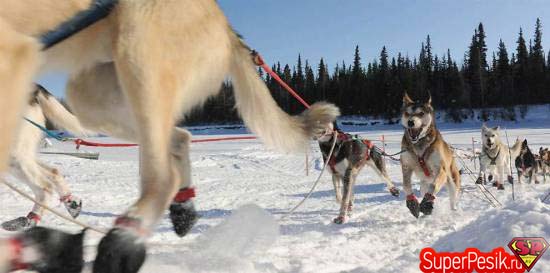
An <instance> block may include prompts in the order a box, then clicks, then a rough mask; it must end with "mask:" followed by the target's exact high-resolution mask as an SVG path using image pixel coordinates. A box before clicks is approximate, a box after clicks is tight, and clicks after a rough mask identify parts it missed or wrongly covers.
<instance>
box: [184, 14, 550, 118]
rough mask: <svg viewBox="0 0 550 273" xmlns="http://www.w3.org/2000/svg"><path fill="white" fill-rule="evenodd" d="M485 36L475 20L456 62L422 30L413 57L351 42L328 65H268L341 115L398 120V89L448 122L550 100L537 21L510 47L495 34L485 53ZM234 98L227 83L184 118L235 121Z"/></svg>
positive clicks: (290, 102) (549, 62) (283, 95)
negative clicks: (370, 54)
mask: <svg viewBox="0 0 550 273" xmlns="http://www.w3.org/2000/svg"><path fill="white" fill-rule="evenodd" d="M485 39H486V33H485V30H484V28H483V24H482V23H480V24H479V25H478V27H477V28H476V29H475V30H474V33H473V35H472V38H471V42H470V46H469V47H468V50H467V51H466V52H465V54H464V57H463V61H462V62H457V60H456V59H455V58H454V57H453V56H452V55H451V52H450V50H447V52H446V53H445V54H442V55H438V54H434V52H433V50H432V45H431V41H430V36H427V37H426V39H425V41H424V42H422V44H421V47H420V53H419V55H418V56H414V57H412V58H411V57H410V56H407V55H403V54H401V53H398V54H397V56H394V57H391V58H390V57H389V56H388V52H387V50H386V47H385V46H384V47H383V48H382V49H381V51H380V55H379V56H378V58H377V59H376V60H374V61H372V62H368V63H366V65H364V64H363V63H362V61H361V56H360V51H359V46H356V47H355V53H354V59H353V63H351V64H346V63H345V62H344V61H342V62H340V63H338V64H336V65H335V67H334V69H333V70H332V71H329V69H328V65H327V64H326V62H325V60H324V58H321V59H320V60H319V62H318V63H316V64H312V63H310V62H309V61H308V60H305V61H304V60H303V59H302V57H301V55H298V60H297V61H296V64H292V65H289V64H284V65H282V64H281V63H279V62H277V63H276V64H274V65H273V66H272V70H273V71H275V73H277V74H278V75H279V77H281V78H282V79H283V80H284V81H285V82H287V83H288V84H289V85H290V86H291V87H293V88H294V89H295V90H296V91H297V92H298V93H299V94H300V95H302V96H303V98H304V99H305V100H306V101H308V102H315V101H323V100H324V101H330V102H333V103H335V104H336V105H338V106H339V107H340V109H341V111H342V114H343V115H347V116H350V115H370V116H377V117H381V118H384V119H385V120H387V121H388V122H389V123H394V122H397V119H398V118H399V113H400V108H401V98H402V94H403V92H404V91H407V92H408V93H409V94H410V95H411V96H412V97H413V98H418V99H426V98H427V97H428V94H430V95H431V96H432V101H433V103H434V105H435V107H436V108H437V109H438V110H444V112H445V118H446V119H447V120H450V121H454V122H461V121H462V120H464V119H468V118H470V119H472V118H475V119H479V120H488V119H502V120H516V119H517V115H518V114H519V115H520V116H521V117H524V116H525V114H526V112H527V109H528V108H527V106H528V105H532V104H545V103H550V52H549V53H548V54H545V52H544V49H543V46H542V25H541V21H540V19H537V20H536V24H535V33H534V35H533V37H532V38H531V39H529V41H528V42H527V40H526V37H525V34H524V33H523V30H522V29H521V28H520V30H519V33H518V38H517V40H516V43H515V45H514V47H515V48H514V49H513V50H510V49H509V48H507V46H506V45H505V44H504V42H502V40H500V42H499V45H498V48H497V50H496V51H495V52H492V53H491V54H490V53H489V52H488V48H487V44H486V42H485ZM509 51H511V52H512V53H511V54H510V53H509ZM258 73H259V75H260V76H261V77H262V78H263V79H264V80H265V82H266V85H267V86H268V87H269V89H270V91H271V94H272V96H273V97H274V99H275V100H276V101H277V103H278V104H279V105H280V106H281V107H282V108H283V109H284V110H285V111H287V112H289V113H291V114H296V113H299V112H301V111H302V110H303V106H302V105H301V104H300V103H299V102H298V101H296V100H295V99H294V98H293V97H291V96H290V94H288V93H287V92H286V91H284V90H283V89H282V87H280V86H279V84H278V83H277V82H276V81H275V80H274V79H273V78H272V77H271V76H270V75H265V74H264V72H263V71H262V70H258ZM234 103H235V100H234V97H233V92H232V86H231V83H230V82H229V81H227V82H225V83H223V85H222V87H221V92H220V94H219V95H218V96H216V97H212V98H210V99H209V100H208V101H207V102H206V104H205V105H204V107H197V108H196V109H195V110H193V111H192V112H191V113H190V114H189V115H188V116H187V118H186V120H185V122H184V124H185V125H193V124H204V123H228V122H229V123H231V122H240V119H239V117H238V114H237V113H236V111H235V109H234V105H235V104H234ZM517 106H519V107H517ZM516 108H518V109H519V111H517V112H516ZM475 109H480V111H474V110H475Z"/></svg>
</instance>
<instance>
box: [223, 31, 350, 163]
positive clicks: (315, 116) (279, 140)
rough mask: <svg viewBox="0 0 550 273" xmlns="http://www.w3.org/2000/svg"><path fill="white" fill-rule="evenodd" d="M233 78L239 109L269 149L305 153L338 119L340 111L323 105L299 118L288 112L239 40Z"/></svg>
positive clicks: (236, 44)
mask: <svg viewBox="0 0 550 273" xmlns="http://www.w3.org/2000/svg"><path fill="white" fill-rule="evenodd" d="M232 62H233V63H232V65H231V70H230V73H231V76H232V82H233V87H234V89H235V98H236V102H237V109H238V111H239V114H240V115H241V117H242V119H243V120H244V122H245V124H246V125H247V127H248V128H249V129H250V130H251V131H252V132H253V133H254V134H257V135H258V136H259V137H260V138H261V139H262V140H263V141H264V142H265V143H266V144H267V145H268V146H271V147H273V148H277V149H281V150H283V151H287V152H295V151H304V147H305V145H306V144H307V141H308V140H309V139H310V138H311V137H312V136H314V135H317V134H320V133H321V132H322V131H323V130H324V129H325V127H326V126H327V125H328V124H329V123H332V122H333V121H335V120H336V118H337V117H338V115H339V114H340V110H339V109H338V108H337V107H336V106H334V105H333V104H330V103H326V102H319V103H315V104H313V105H311V108H310V109H308V110H306V111H304V112H303V113H302V114H300V115H297V116H290V115H288V114H287V113H285V112H284V111H283V110H282V109H281V108H279V106H278V105H277V103H276V102H275V100H274V99H273V98H272V97H271V94H270V92H269V90H268V89H267V86H266V85H265V83H264V81H263V80H262V79H261V78H260V77H259V76H258V71H257V69H256V66H255V65H254V63H253V60H252V57H251V55H250V51H249V50H248V49H247V48H246V47H245V46H243V45H242V44H241V42H240V41H236V42H235V45H234V47H233V60H232Z"/></svg>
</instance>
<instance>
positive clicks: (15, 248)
mask: <svg viewBox="0 0 550 273" xmlns="http://www.w3.org/2000/svg"><path fill="white" fill-rule="evenodd" d="M8 244H9V246H10V247H11V252H12V256H11V269H10V270H13V271H15V270H23V269H27V268H29V266H28V265H27V264H25V263H23V262H22V261H21V254H22V252H23V244H22V243H21V241H20V240H18V239H15V238H11V239H9V240H8Z"/></svg>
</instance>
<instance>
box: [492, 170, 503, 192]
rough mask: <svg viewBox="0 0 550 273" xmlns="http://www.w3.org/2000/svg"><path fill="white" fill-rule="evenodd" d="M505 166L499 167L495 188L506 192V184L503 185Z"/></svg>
mask: <svg viewBox="0 0 550 273" xmlns="http://www.w3.org/2000/svg"><path fill="white" fill-rule="evenodd" d="M504 168H505V167H504V166H501V165H499V166H497V174H496V176H497V177H496V178H495V182H494V183H495V184H494V185H495V186H496V187H497V189H498V190H504V184H503V183H502V182H503V181H504V177H505V176H504Z"/></svg>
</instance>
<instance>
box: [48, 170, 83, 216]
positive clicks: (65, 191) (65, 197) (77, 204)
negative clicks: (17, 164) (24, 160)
mask: <svg viewBox="0 0 550 273" xmlns="http://www.w3.org/2000/svg"><path fill="white" fill-rule="evenodd" d="M38 165H40V168H41V171H42V173H43V175H44V176H45V177H47V178H48V180H49V181H50V182H51V183H52V185H53V187H54V188H55V191H56V192H57V194H58V195H59V201H60V202H62V203H63V205H64V206H65V209H67V212H69V214H70V215H71V216H72V217H73V218H76V217H78V215H80V211H81V210H82V199H80V197H78V196H76V195H74V194H72V193H71V189H70V188H69V185H68V184H67V181H65V179H64V178H63V176H62V175H60V174H59V171H58V170H57V169H56V168H52V167H50V166H48V165H46V164H44V163H43V162H40V161H38Z"/></svg>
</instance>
